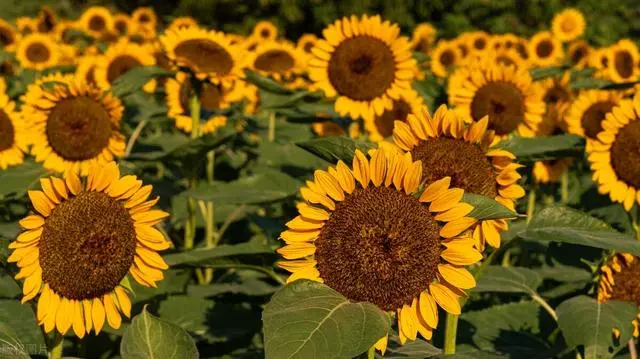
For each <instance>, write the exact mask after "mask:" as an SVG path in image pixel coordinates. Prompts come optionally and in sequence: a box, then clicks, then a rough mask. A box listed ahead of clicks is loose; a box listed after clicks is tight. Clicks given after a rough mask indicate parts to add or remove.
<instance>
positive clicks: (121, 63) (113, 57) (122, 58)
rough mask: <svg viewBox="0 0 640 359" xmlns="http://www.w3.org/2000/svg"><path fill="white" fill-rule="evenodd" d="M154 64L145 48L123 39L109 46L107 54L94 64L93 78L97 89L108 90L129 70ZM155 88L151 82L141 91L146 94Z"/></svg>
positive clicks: (153, 59) (151, 56)
mask: <svg viewBox="0 0 640 359" xmlns="http://www.w3.org/2000/svg"><path fill="white" fill-rule="evenodd" d="M155 64H156V59H155V57H153V54H152V53H151V52H150V51H149V50H148V48H147V47H145V46H142V45H138V44H134V43H132V42H129V41H127V40H126V39H123V40H120V41H118V42H117V43H115V44H113V45H111V46H109V48H108V49H107V52H105V54H104V56H103V57H102V58H101V60H100V61H99V62H98V63H97V64H96V67H95V69H94V78H95V80H96V83H97V84H98V86H99V87H101V88H103V89H109V88H111V85H112V84H113V82H114V81H115V80H116V79H117V78H118V77H120V76H122V75H123V74H125V73H127V72H128V71H129V70H131V69H133V68H136V67H139V66H153V65H155ZM155 86H156V82H155V81H153V80H151V81H149V82H148V83H147V84H146V85H145V86H144V88H143V89H144V90H145V91H146V92H153V91H154V90H155Z"/></svg>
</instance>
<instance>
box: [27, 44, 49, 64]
mask: <svg viewBox="0 0 640 359" xmlns="http://www.w3.org/2000/svg"><path fill="white" fill-rule="evenodd" d="M26 55H27V59H29V61H31V62H34V63H40V62H46V61H48V60H49V59H50V58H51V51H49V48H48V47H47V46H45V45H44V44H42V43H39V42H34V43H33V44H31V45H29V47H28V48H27V52H26Z"/></svg>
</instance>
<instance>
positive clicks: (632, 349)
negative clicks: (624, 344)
mask: <svg viewBox="0 0 640 359" xmlns="http://www.w3.org/2000/svg"><path fill="white" fill-rule="evenodd" d="M628 346H629V358H630V359H638V349H636V341H635V339H633V338H631V339H629V343H628Z"/></svg>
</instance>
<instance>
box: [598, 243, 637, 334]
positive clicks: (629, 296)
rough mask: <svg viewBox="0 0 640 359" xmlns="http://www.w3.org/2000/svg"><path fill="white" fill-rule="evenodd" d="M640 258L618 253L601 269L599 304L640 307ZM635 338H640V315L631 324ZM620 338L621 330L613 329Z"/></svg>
mask: <svg viewBox="0 0 640 359" xmlns="http://www.w3.org/2000/svg"><path fill="white" fill-rule="evenodd" d="M639 264H640V258H638V257H636V256H634V255H633V254H630V253H616V254H614V255H612V256H611V257H610V258H609V259H608V260H607V261H606V263H605V264H604V265H602V266H601V267H600V271H599V278H598V302H599V303H603V302H606V301H608V300H620V301H623V302H630V303H633V304H635V305H636V306H640V301H639V299H638V295H637V294H638V276H639V275H640V265H639ZM631 324H632V325H633V333H632V334H633V337H634V338H638V336H640V330H639V326H640V313H639V314H638V315H637V316H636V318H634V319H633V321H632V322H631ZM613 334H614V335H615V336H616V337H618V336H619V335H620V332H619V329H617V328H613Z"/></svg>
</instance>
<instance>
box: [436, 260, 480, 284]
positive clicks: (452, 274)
mask: <svg viewBox="0 0 640 359" xmlns="http://www.w3.org/2000/svg"><path fill="white" fill-rule="evenodd" d="M438 271H439V272H440V274H441V275H442V278H444V280H446V281H447V282H448V283H450V284H452V285H454V286H456V287H458V288H461V289H471V288H474V287H475V286H476V280H475V278H473V275H471V273H469V271H468V270H466V269H464V268H463V267H459V266H454V265H451V264H439V265H438Z"/></svg>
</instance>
